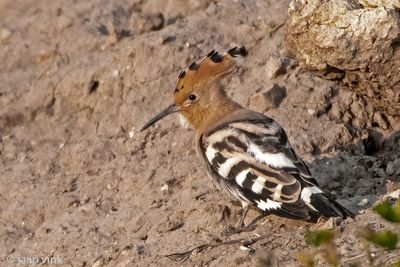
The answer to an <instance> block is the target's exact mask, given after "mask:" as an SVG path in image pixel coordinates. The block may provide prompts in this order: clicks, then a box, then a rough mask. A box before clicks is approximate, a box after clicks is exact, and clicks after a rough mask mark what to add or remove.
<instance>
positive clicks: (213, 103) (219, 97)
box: [182, 89, 242, 134]
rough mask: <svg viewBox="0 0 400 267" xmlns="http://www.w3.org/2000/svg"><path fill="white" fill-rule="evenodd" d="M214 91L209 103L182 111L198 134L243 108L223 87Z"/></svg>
mask: <svg viewBox="0 0 400 267" xmlns="http://www.w3.org/2000/svg"><path fill="white" fill-rule="evenodd" d="M213 91H214V92H213V93H214V94H213V95H212V96H211V97H210V101H209V103H208V104H207V105H193V106H191V107H188V108H187V109H185V110H183V111H182V115H183V116H185V118H186V119H187V120H188V121H189V122H190V124H191V125H192V126H193V127H194V128H195V130H196V132H197V133H198V134H199V133H203V132H204V131H205V130H206V129H208V128H209V127H210V126H212V125H213V124H215V123H216V122H218V121H220V120H221V119H223V118H224V117H226V116H228V115H229V114H231V113H232V112H233V111H235V110H237V109H240V108H242V107H241V106H240V105H239V104H238V103H236V102H234V101H233V100H231V99H230V98H228V97H227V96H226V95H225V93H224V91H223V90H222V89H216V90H213Z"/></svg>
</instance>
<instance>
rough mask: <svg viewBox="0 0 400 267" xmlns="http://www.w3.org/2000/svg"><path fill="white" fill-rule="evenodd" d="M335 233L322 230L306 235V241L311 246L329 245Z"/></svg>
mask: <svg viewBox="0 0 400 267" xmlns="http://www.w3.org/2000/svg"><path fill="white" fill-rule="evenodd" d="M335 235H336V232H335V231H334V230H332V229H324V230H318V231H312V232H307V233H306V240H307V242H308V243H310V244H311V245H313V246H316V247H319V246H321V245H322V244H327V243H330V242H331V241H332V240H333V239H334V238H335Z"/></svg>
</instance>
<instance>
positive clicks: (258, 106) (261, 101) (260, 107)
mask: <svg viewBox="0 0 400 267" xmlns="http://www.w3.org/2000/svg"><path fill="white" fill-rule="evenodd" d="M250 108H251V109H253V110H255V111H257V112H264V111H266V110H267V109H268V103H267V99H266V98H265V95H264V94H263V93H256V94H254V95H252V96H251V97H250Z"/></svg>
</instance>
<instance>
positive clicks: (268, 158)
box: [247, 143, 296, 168]
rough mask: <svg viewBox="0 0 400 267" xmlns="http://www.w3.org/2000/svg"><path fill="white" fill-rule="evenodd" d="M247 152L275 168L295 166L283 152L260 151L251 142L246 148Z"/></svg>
mask: <svg viewBox="0 0 400 267" xmlns="http://www.w3.org/2000/svg"><path fill="white" fill-rule="evenodd" d="M247 153H249V154H250V155H252V156H254V157H255V158H256V159H257V160H258V161H260V162H263V163H266V164H268V165H270V166H273V167H276V168H284V167H290V168H296V166H295V165H294V164H293V162H292V161H291V160H290V159H289V158H288V157H286V155H285V154H284V153H276V154H274V153H266V152H263V151H261V150H260V148H259V147H258V146H257V145H255V144H253V143H250V145H249V147H248V149H247Z"/></svg>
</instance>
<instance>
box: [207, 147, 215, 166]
mask: <svg viewBox="0 0 400 267" xmlns="http://www.w3.org/2000/svg"><path fill="white" fill-rule="evenodd" d="M217 152H218V151H217V150H215V149H214V148H212V147H211V146H208V147H207V149H206V157H207V159H208V161H209V162H210V163H211V162H212V161H213V159H214V158H215V155H216V154H217Z"/></svg>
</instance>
